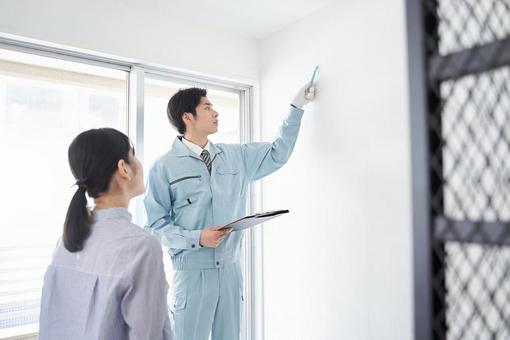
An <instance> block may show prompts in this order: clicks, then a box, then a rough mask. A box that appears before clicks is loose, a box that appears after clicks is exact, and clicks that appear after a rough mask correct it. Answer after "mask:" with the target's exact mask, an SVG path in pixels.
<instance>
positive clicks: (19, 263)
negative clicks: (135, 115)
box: [0, 50, 127, 338]
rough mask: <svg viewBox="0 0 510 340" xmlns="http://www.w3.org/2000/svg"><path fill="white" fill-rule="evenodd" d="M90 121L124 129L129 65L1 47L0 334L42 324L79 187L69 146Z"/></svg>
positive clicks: (33, 327)
mask: <svg viewBox="0 0 510 340" xmlns="http://www.w3.org/2000/svg"><path fill="white" fill-rule="evenodd" d="M93 127H113V128H116V129H119V130H121V131H127V74H126V72H123V71H118V70H111V69H105V68H101V67H96V66H90V65H84V64H79V63H74V62H66V61H61V60H57V59H51V58H43V57H39V56H34V55H29V54H23V53H17V52H12V51H5V50H0V153H1V154H2V159H3V161H2V167H1V169H0V187H1V188H2V195H1V197H0V204H1V206H2V220H1V223H0V231H1V233H2V237H1V238H0V338H2V337H5V336H10V335H16V334H21V333H27V332H32V331H36V330H37V322H38V319H39V299H40V294H41V287H42V279H43V274H44V271H45V269H46V267H47V265H48V263H49V261H50V257H51V254H52V252H53V249H54V247H55V244H56V241H57V239H58V238H59V237H60V235H61V233H62V225H63V221H64V217H65V212H66V210H67V206H68V204H69V201H70V199H71V196H72V195H73V194H74V192H75V190H76V189H75V187H73V183H74V179H73V177H72V175H71V172H70V170H69V165H68V162H67V148H68V146H69V143H70V142H71V140H72V139H73V138H74V137H75V136H76V135H77V134H78V133H79V132H80V131H83V130H86V129H89V128H93Z"/></svg>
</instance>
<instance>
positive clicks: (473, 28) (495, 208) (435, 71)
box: [406, 0, 510, 340]
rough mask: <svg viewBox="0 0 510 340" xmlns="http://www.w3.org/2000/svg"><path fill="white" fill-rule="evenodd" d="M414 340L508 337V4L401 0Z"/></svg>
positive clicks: (476, 0)
mask: <svg viewBox="0 0 510 340" xmlns="http://www.w3.org/2000/svg"><path fill="white" fill-rule="evenodd" d="M406 14H407V33H408V52H409V53H408V58H409V59H408V61H409V91H410V92H409V95H410V114H411V143H412V168H413V211H414V213H413V231H414V233H413V243H414V247H413V249H414V303H415V307H414V311H415V315H414V320H415V333H414V334H415V338H416V339H417V340H425V339H509V338H510V2H509V1H508V0H407V1H406Z"/></svg>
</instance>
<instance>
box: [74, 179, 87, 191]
mask: <svg viewBox="0 0 510 340" xmlns="http://www.w3.org/2000/svg"><path fill="white" fill-rule="evenodd" d="M87 180H88V178H86V177H85V178H80V179H79V180H77V181H76V183H74V185H77V186H78V187H79V188H82V189H85V187H86V186H85V183H86V182H87Z"/></svg>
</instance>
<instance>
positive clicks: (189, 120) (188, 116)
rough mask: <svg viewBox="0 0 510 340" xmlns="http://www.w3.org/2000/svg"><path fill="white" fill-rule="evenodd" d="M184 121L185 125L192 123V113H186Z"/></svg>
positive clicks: (183, 115) (183, 116) (183, 117)
mask: <svg viewBox="0 0 510 340" xmlns="http://www.w3.org/2000/svg"><path fill="white" fill-rule="evenodd" d="M182 120H183V121H184V123H188V124H189V123H191V122H192V121H193V114H192V113H191V112H184V113H183V114H182Z"/></svg>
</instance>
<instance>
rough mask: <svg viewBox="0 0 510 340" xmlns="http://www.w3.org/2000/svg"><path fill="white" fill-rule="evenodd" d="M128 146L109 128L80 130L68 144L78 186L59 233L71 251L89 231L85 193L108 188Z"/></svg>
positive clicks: (96, 193) (97, 193) (122, 136)
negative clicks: (61, 233)
mask: <svg viewBox="0 0 510 340" xmlns="http://www.w3.org/2000/svg"><path fill="white" fill-rule="evenodd" d="M131 149H132V144H131V141H130V140H129V138H128V137H127V136H126V135H125V134H123V133H122V132H120V131H117V130H115V129H111V128H102V129H92V130H88V131H85V132H82V133H80V134H79V135H78V136H77V137H76V138H75V139H74V140H73V141H72V143H71V145H69V150H68V157H69V166H70V167H71V172H72V173H73V176H74V178H75V179H76V185H77V186H78V190H76V193H75V194H74V196H73V198H72V199H71V203H70V204H69V208H68V209H67V215H66V219H65V222H64V233H63V235H62V240H63V242H64V246H65V247H66V249H67V250H69V251H70V252H73V253H74V252H77V251H80V250H82V249H83V246H84V244H85V241H86V240H87V238H88V237H89V235H90V232H91V230H90V222H91V221H90V216H89V213H88V211H87V197H86V196H85V193H87V194H88V195H89V196H90V197H92V198H97V197H99V196H100V195H101V194H102V193H104V192H106V191H108V188H109V186H110V181H111V179H112V177H113V174H114V173H115V171H116V170H117V164H118V162H119V160H121V159H123V160H124V161H125V162H127V163H129V158H128V157H129V151H130V150H131Z"/></svg>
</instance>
